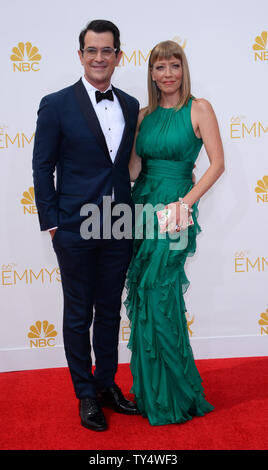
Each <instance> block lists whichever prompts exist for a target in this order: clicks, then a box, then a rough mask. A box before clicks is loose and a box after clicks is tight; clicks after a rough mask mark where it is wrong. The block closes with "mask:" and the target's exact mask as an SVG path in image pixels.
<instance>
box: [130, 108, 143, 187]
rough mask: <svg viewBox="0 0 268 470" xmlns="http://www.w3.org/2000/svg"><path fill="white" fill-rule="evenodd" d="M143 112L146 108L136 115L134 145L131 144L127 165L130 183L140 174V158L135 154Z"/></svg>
mask: <svg viewBox="0 0 268 470" xmlns="http://www.w3.org/2000/svg"><path fill="white" fill-rule="evenodd" d="M145 111H146V108H143V109H141V110H140V112H139V115H138V121H137V128H136V133H135V137H134V143H133V147H132V152H131V155H130V160H129V165H128V169H129V176H130V181H135V180H136V179H137V178H138V176H139V174H140V172H141V157H139V156H138V155H137V154H136V139H137V135H138V133H139V128H140V125H141V122H142V120H143V118H144V116H145Z"/></svg>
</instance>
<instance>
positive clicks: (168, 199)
mask: <svg viewBox="0 0 268 470" xmlns="http://www.w3.org/2000/svg"><path fill="white" fill-rule="evenodd" d="M148 95H149V96H148V98H149V100H148V107H146V108H144V109H142V110H141V111H140V114H139V119H138V126H137V134H136V139H135V145H134V148H133V152H132V155H131V159H130V165H129V170H130V178H131V181H135V184H134V187H133V193H132V195H133V201H134V203H135V205H136V207H153V208H156V210H158V209H159V205H162V207H167V208H168V209H170V214H169V218H168V226H167V227H166V231H165V232H164V233H163V234H160V233H159V225H158V218H157V214H156V210H155V211H154V213H153V216H152V217H151V219H150V216H148V217H147V215H146V214H147V212H146V211H143V212H141V213H139V214H138V212H137V214H138V215H137V216H136V223H135V238H134V251H133V257H132V261H131V263H130V267H129V270H128V274H127V284H126V287H127V299H126V302H125V305H126V309H127V315H128V317H129V320H130V326H131V335H130V340H129V344H128V347H129V348H130V349H131V351H132V354H131V372H132V375H133V386H132V389H131V391H132V392H133V393H134V395H135V399H136V402H137V405H138V407H139V410H140V412H141V413H142V415H143V416H145V417H147V418H148V419H149V422H150V424H151V425H163V424H169V423H182V422H185V421H187V420H189V419H191V418H192V417H193V416H203V415H204V414H205V413H207V412H209V411H211V410H212V409H213V406H212V405H211V404H210V403H208V402H207V401H206V399H205V397H204V390H203V387H202V385H201V382H202V380H201V378H200V375H199V373H198V370H197V368H196V366H195V363H194V358H193V354H192V349H191V346H190V342H189V336H188V329H187V320H186V316H185V312H186V307H185V303H184V298H183V294H184V293H185V292H186V290H187V288H188V286H189V281H188V279H187V276H186V274H185V271H184V265H185V261H186V259H187V257H188V256H192V255H193V254H194V252H195V250H196V235H197V234H198V232H200V230H201V229H200V226H199V224H198V221H197V217H198V209H197V205H198V202H199V199H200V197H201V196H202V195H203V194H204V193H205V192H206V191H207V190H208V189H209V188H210V187H211V186H212V185H213V184H214V183H215V181H216V180H217V179H218V178H219V176H220V175H221V173H222V172H223V171H224V156H223V149H222V143H221V138H220V133H219V129H218V124H217V119H216V117H215V114H214V111H213V109H212V107H211V105H210V104H209V103H208V101H206V100H204V99H195V98H194V97H193V96H192V95H191V90H190V76H189V70H188V64H187V60H186V57H185V54H184V51H183V49H182V48H181V47H180V46H179V45H178V44H177V43H175V42H173V41H164V42H162V43H160V44H158V45H157V46H155V48H154V49H153V50H152V52H151V55H150V59H149V69H148ZM203 144H204V146H205V149H206V151H207V154H208V157H209V161H210V166H209V168H208V170H207V171H206V172H205V173H204V175H203V176H202V178H201V179H200V181H199V182H197V183H196V184H193V181H192V172H193V168H194V165H195V161H196V159H197V157H198V154H199V152H200V149H201V147H202V145H203ZM138 205H141V206H138ZM160 208H161V207H160ZM189 215H192V218H193V222H194V223H193V225H192V226H189V227H188V228H187V225H186V221H187V220H188V216H189ZM148 226H149V230H148ZM148 233H149V235H148ZM201 282H202V281H201Z"/></svg>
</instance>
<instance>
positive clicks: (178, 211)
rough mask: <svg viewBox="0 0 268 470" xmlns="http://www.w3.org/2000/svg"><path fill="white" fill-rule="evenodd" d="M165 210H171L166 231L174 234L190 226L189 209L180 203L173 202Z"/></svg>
mask: <svg viewBox="0 0 268 470" xmlns="http://www.w3.org/2000/svg"><path fill="white" fill-rule="evenodd" d="M165 208H166V209H169V210H170V214H169V217H168V218H167V222H166V230H164V231H168V232H170V233H174V232H179V231H180V230H184V229H185V228H186V227H187V225H188V218H189V209H188V208H187V207H185V206H184V205H183V204H182V203H181V202H179V201H177V202H171V203H170V204H168V205H167V206H166V207H165Z"/></svg>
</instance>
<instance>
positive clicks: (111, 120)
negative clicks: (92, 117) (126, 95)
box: [82, 77, 125, 162]
mask: <svg viewBox="0 0 268 470" xmlns="http://www.w3.org/2000/svg"><path fill="white" fill-rule="evenodd" d="M82 82H83V84H84V86H85V88H86V90H87V92H88V96H89V98H90V100H91V103H92V106H93V108H94V110H95V113H96V114H97V117H98V120H99V123H100V125H101V129H102V132H103V134H104V137H105V140H106V143H107V147H108V150H109V153H110V157H111V159H112V162H114V160H115V157H116V154H117V151H118V148H119V145H120V142H121V140H122V136H123V132H124V127H125V119H124V115H123V112H122V109H121V106H120V104H119V101H118V99H117V96H116V95H115V94H114V93H113V96H114V101H109V100H102V101H100V102H99V103H97V101H96V96H95V92H96V91H97V88H95V87H94V86H93V85H91V83H89V82H88V81H87V80H86V79H85V77H82ZM110 89H112V86H111V85H110V86H109V88H107V90H110ZM107 90H105V92H106V91H107Z"/></svg>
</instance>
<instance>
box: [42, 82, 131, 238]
mask: <svg viewBox="0 0 268 470" xmlns="http://www.w3.org/2000/svg"><path fill="white" fill-rule="evenodd" d="M82 82H83V84H84V86H85V88H86V90H87V92H88V96H89V98H90V101H91V103H92V106H93V108H94V110H95V113H96V114H97V118H98V120H99V123H100V126H101V129H102V132H103V134H104V137H105V140H106V143H107V147H108V150H109V153H110V157H111V160H112V162H114V160H115V157H116V154H117V151H118V148H119V145H120V142H121V140H122V136H123V132H124V128H125V119H124V115H123V112H122V109H121V106H120V104H119V101H118V98H117V96H116V95H115V94H114V93H113V97H114V101H110V100H102V101H100V102H99V103H97V101H96V95H95V92H96V91H97V90H98V89H97V88H95V87H94V86H93V85H91V83H89V82H88V81H87V80H86V78H85V77H82ZM110 89H112V86H111V85H110V86H109V87H108V88H107V90H110ZM107 90H105V92H106V91H107ZM113 200H114V189H113V192H112V201H113ZM55 228H57V227H53V228H49V229H48V230H53V229H55Z"/></svg>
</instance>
